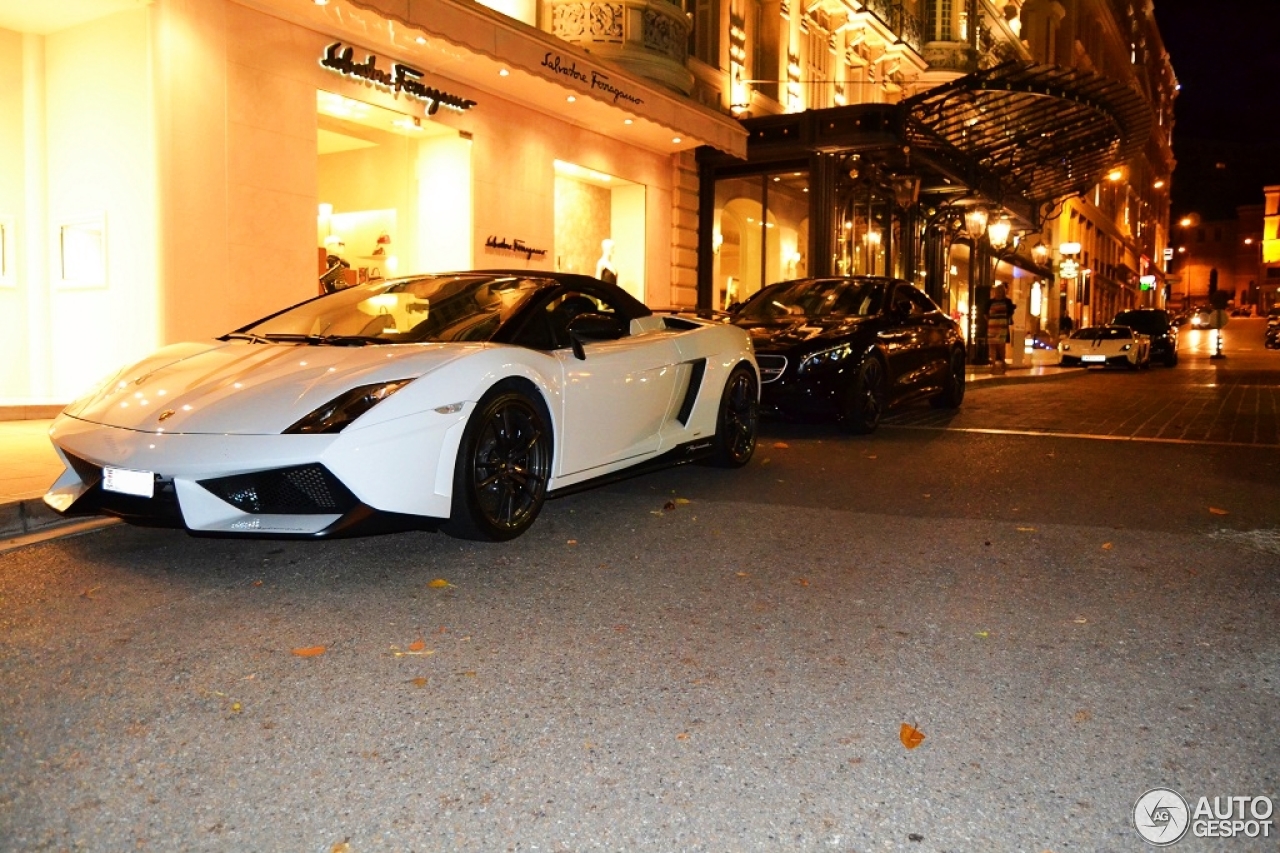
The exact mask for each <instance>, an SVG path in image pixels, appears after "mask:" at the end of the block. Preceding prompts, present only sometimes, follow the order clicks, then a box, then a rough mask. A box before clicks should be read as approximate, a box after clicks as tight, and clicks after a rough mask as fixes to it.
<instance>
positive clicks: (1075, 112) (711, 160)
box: [691, 0, 1177, 361]
mask: <svg viewBox="0 0 1280 853" xmlns="http://www.w3.org/2000/svg"><path fill="white" fill-rule="evenodd" d="M693 21H694V33H693V39H692V41H691V46H692V47H691V53H692V59H691V67H692V68H693V70H694V75H695V78H696V83H695V89H694V91H695V96H696V97H697V98H698V99H699V100H700V101H701V102H703V103H707V104H711V105H715V106H718V107H720V108H722V109H729V110H730V111H731V112H733V113H734V114H735V115H738V116H739V117H740V118H742V119H743V123H744V125H745V126H746V127H747V128H748V130H749V131H750V132H751V136H750V138H749V142H748V156H747V157H746V158H741V159H736V160H735V159H734V158H732V157H728V156H724V155H723V154H717V153H709V154H707V156H705V157H704V158H703V165H702V175H703V189H702V193H701V198H702V232H701V235H700V241H699V245H700V247H701V251H702V257H701V261H700V264H699V272H700V278H699V281H700V294H699V296H700V302H701V304H702V305H703V306H704V307H709V308H723V307H726V306H728V305H731V304H733V303H734V302H737V301H740V300H741V299H743V298H746V297H747V296H749V295H750V294H751V293H753V292H755V291H756V290H758V289H759V288H760V287H762V286H763V285H765V284H768V283H770V282H771V281H776V280H779V279H781V278H786V277H791V276H800V275H806V274H809V275H826V274H837V273H877V274H884V273H888V274H892V275H897V276H901V277H904V278H908V279H910V280H912V281H914V282H915V283H917V284H918V285H919V286H920V287H922V288H923V289H925V290H926V291H927V292H928V293H929V294H930V295H931V296H933V297H934V298H935V300H937V301H938V302H939V303H940V304H941V305H942V306H943V308H944V309H945V310H947V311H948V312H950V313H951V314H952V316H954V317H955V318H956V319H957V320H960V321H961V323H962V326H963V327H964V328H965V331H966V335H967V336H968V337H969V339H970V343H971V344H972V347H971V352H972V353H973V355H974V359H975V360H977V361H981V360H982V359H983V358H984V357H985V353H986V347H985V345H984V344H985V340H984V336H985V306H986V303H987V301H988V299H989V293H990V289H991V287H992V286H993V285H995V284H997V283H1000V284H1006V285H1008V286H1009V287H1010V290H1011V295H1012V298H1013V299H1014V301H1015V302H1016V303H1017V304H1018V305H1019V311H1018V313H1017V316H1016V317H1015V329H1016V331H1015V334H1020V333H1022V334H1027V335H1036V334H1041V335H1045V334H1052V333H1054V332H1056V329H1057V323H1058V320H1059V318H1060V317H1061V316H1063V315H1070V316H1072V317H1073V319H1074V320H1075V321H1076V322H1077V323H1080V322H1086V323H1087V322H1098V321H1105V320H1107V319H1109V318H1110V316H1111V315H1112V314H1114V312H1115V311H1117V310H1120V309H1122V308H1125V307H1130V306H1132V305H1137V304H1143V305H1154V304H1163V299H1162V294H1163V293H1164V287H1163V280H1162V279H1163V271H1162V269H1163V268H1162V266H1161V264H1160V260H1161V258H1162V255H1163V251H1164V249H1165V247H1166V246H1167V245H1168V226H1167V220H1168V188H1169V184H1170V179H1171V173H1172V170H1173V166H1174V162H1173V158H1172V154H1171V151H1172V149H1171V146H1170V134H1171V131H1172V104H1173V98H1174V96H1175V93H1176V86H1177V83H1176V80H1175V78H1174V76H1173V71H1172V67H1171V65H1170V63H1169V57H1168V55H1167V53H1166V52H1165V51H1164V48H1163V44H1162V42H1161V41H1160V37H1159V29H1158V27H1157V25H1156V22H1155V20H1154V18H1153V16H1152V9H1151V4H1150V3H1145V2H1127V0H1062V2H1058V0H1026V2H1009V3H991V2H986V0H903V2H887V0H886V2H865V3H863V2H855V1H854V0H826V1H825V2H819V3H811V4H792V3H788V2H764V0H698V2H697V3H696V5H695V9H694V13H693ZM1086 104H1087V105H1088V108H1084V107H1083V106H1082V105H1086ZM1064 164H1065V165H1064ZM992 224H994V225H996V226H997V227H996V229H994V230H993V229H990V228H989V225H992ZM992 238H995V239H994V240H993V239H992ZM1014 349H1015V351H1017V350H1020V349H1021V348H1019V347H1015V348H1014Z"/></svg>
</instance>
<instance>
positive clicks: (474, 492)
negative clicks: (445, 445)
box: [442, 386, 552, 541]
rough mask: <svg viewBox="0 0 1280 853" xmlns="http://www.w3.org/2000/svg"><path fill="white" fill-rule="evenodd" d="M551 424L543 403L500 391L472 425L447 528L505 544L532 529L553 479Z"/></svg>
mask: <svg viewBox="0 0 1280 853" xmlns="http://www.w3.org/2000/svg"><path fill="white" fill-rule="evenodd" d="M551 447H552V444H551V423H550V419H549V418H548V416H547V414H546V409H545V408H544V407H543V405H542V403H541V401H540V400H536V399H533V398H532V397H530V396H529V395H528V394H526V393H524V392H523V391H521V390H518V389H516V388H513V387H503V386H498V387H497V388H494V389H493V390H491V391H490V392H489V393H488V394H486V395H485V396H484V397H482V398H481V400H480V402H479V404H477V406H476V410H475V412H474V413H473V414H472V416H471V419H470V420H469V421H468V422H467V427H466V429H465V430H464V432H463V434H462V442H461V444H460V446H459V447H458V460H457V464H456V465H455V466H454V470H453V507H452V511H451V513H450V515H449V520H448V522H446V523H445V524H444V525H443V527H442V529H443V530H444V531H445V532H446V533H448V534H449V535H450V536H456V537H458V538H461V539H479V540H489V541H503V540H507V539H514V538H515V537H517V536H519V535H520V534H521V533H524V532H525V531H526V530H528V529H529V526H530V525H531V524H533V521H534V519H535V518H537V517H538V512H539V511H541V509H542V504H543V501H544V500H545V499H546V496H547V483H548V481H549V480H550V478H551Z"/></svg>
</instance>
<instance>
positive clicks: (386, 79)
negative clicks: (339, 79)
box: [320, 41, 476, 116]
mask: <svg viewBox="0 0 1280 853" xmlns="http://www.w3.org/2000/svg"><path fill="white" fill-rule="evenodd" d="M320 64H321V65H322V66H323V67H325V68H327V69H329V70H330V71H334V72H336V73H338V74H341V75H342V76H344V77H353V78H355V79H357V80H364V81H365V82H368V83H371V84H373V85H374V86H377V87H378V88H380V89H386V90H387V91H388V92H391V93H393V94H400V93H401V92H403V93H404V94H406V95H408V96H409V97H411V98H417V99H418V100H419V101H422V102H423V103H425V104H426V105H427V115H429V116H430V115H435V114H436V111H437V110H439V109H440V107H441V106H445V107H449V108H450V109H454V110H458V111H460V112H461V111H463V110H469V109H471V108H472V107H474V106H475V105H476V102H475V101H473V100H471V99H470V98H464V97H462V96H460V95H453V94H450V93H449V92H442V91H440V90H439V89H436V88H434V87H432V86H428V85H426V84H425V83H423V82H422V78H423V77H424V76H426V75H425V74H423V72H421V71H419V70H418V69H416V68H413V67H412V66H409V65H403V64H401V63H399V62H393V63H391V70H390V71H384V70H383V69H381V68H379V67H378V58H377V57H376V56H374V55H373V54H371V53H370V54H366V55H365V58H364V61H363V62H357V61H356V60H355V48H353V47H344V46H343V44H342V42H340V41H336V42H334V43H333V44H331V45H329V46H328V47H327V48H325V51H324V56H323V57H321V59H320Z"/></svg>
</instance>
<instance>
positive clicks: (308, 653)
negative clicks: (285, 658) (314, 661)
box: [293, 646, 327, 658]
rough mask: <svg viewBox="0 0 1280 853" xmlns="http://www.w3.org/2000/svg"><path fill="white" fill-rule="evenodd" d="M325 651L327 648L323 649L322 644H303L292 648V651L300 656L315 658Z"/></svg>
mask: <svg viewBox="0 0 1280 853" xmlns="http://www.w3.org/2000/svg"><path fill="white" fill-rule="evenodd" d="M326 651H327V649H325V647H324V646H304V647H302V648H299V649H294V650H293V653H294V654H295V655H297V656H298V657H300V658H316V657H320V655H322V654H324V653H325V652H326Z"/></svg>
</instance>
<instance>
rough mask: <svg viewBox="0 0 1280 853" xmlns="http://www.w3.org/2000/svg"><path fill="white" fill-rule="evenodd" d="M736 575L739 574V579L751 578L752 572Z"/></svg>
mask: <svg viewBox="0 0 1280 853" xmlns="http://www.w3.org/2000/svg"><path fill="white" fill-rule="evenodd" d="M736 574H737V575H738V577H740V578H749V577H751V573H750V572H737V573H736Z"/></svg>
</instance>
